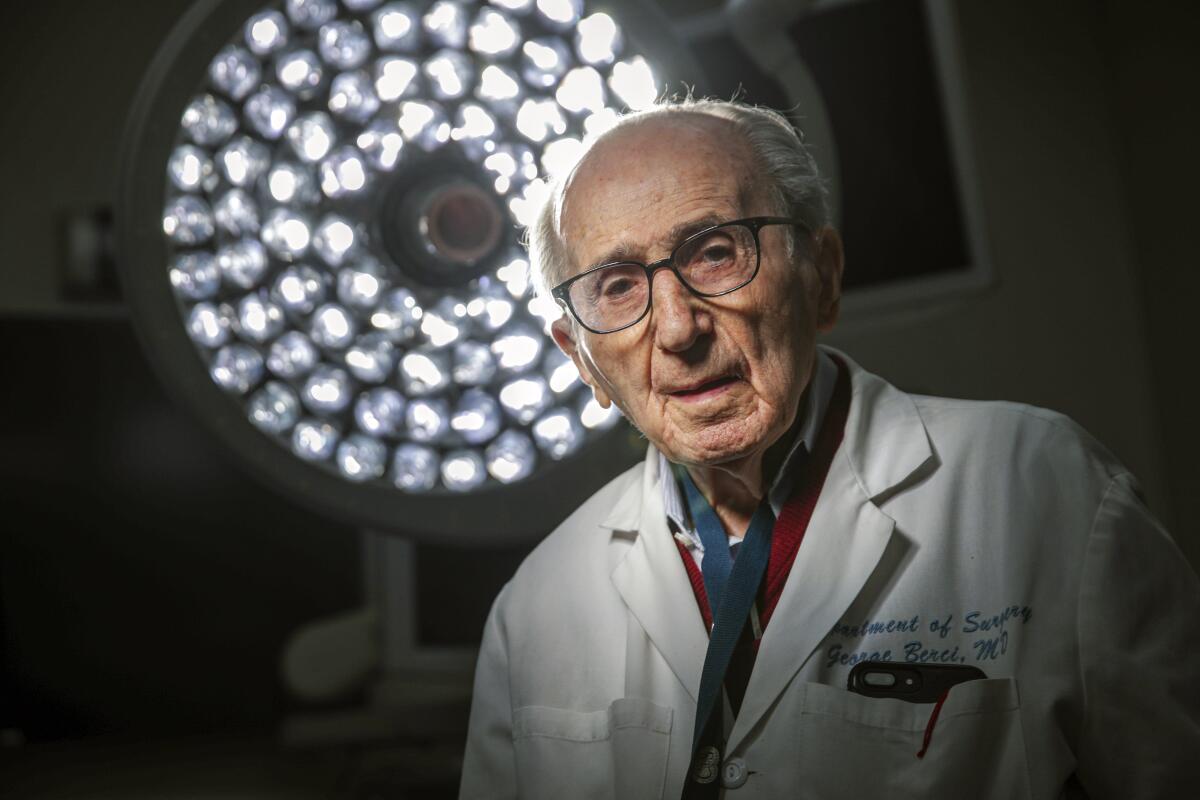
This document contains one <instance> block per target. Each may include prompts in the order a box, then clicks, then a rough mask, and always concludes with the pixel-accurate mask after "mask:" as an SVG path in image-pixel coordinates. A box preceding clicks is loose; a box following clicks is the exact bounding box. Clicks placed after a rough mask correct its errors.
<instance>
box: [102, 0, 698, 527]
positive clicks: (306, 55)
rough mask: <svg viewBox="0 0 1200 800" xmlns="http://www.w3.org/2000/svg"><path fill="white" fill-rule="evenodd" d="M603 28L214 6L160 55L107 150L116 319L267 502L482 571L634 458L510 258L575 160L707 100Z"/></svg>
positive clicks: (349, 2) (360, 2) (563, 12)
mask: <svg viewBox="0 0 1200 800" xmlns="http://www.w3.org/2000/svg"><path fill="white" fill-rule="evenodd" d="M606 8H609V9H610V10H611V11H612V13H611V15H610V14H609V13H606V12H605V11H592V10H591V9H588V8H585V7H584V4H583V2H582V0H492V1H491V2H467V1H466V0H461V1H460V0H438V1H437V2H433V3H419V2H389V3H383V2H381V1H380V0H343V1H342V2H341V3H338V2H337V1H336V0H286V1H285V2H283V1H280V2H274V3H266V4H264V3H263V1H262V0H255V2H247V1H246V0H207V1H206V2H200V3H198V4H197V5H195V6H194V7H193V8H192V9H191V11H190V12H189V13H188V14H187V15H186V16H185V18H184V19H183V20H181V22H180V23H179V25H178V26H177V27H176V28H175V30H174V31H173V32H172V33H171V35H170V36H169V37H168V40H167V41H166V42H165V43H164V45H163V47H162V49H161V50H160V51H159V53H158V55H157V57H156V59H155V61H154V63H153V64H152V66H151V68H150V70H149V71H148V73H147V75H146V78H145V81H144V83H143V86H142V89H141V91H140V93H139V96H138V100H137V102H136V104H135V108H134V110H133V113H132V116H131V120H130V124H129V129H128V132H127V135H126V138H125V146H126V149H125V152H124V154H123V161H122V169H121V187H120V193H119V197H118V206H117V209H116V220H117V242H118V256H119V264H120V268H121V271H122V283H123V288H124V293H125V296H126V298H127V300H128V303H129V306H130V310H131V313H132V317H133V320H134V323H135V326H136V328H137V330H138V332H139V334H140V337H141V340H142V343H143V346H144V347H145V349H146V351H147V353H148V354H149V356H150V358H151V361H152V362H153V364H154V365H155V367H156V369H157V371H158V372H159V373H160V375H161V376H162V378H163V380H164V382H165V383H166V384H167V386H168V387H169V389H170V390H172V391H173V393H174V394H175V396H176V397H177V399H178V400H179V401H180V402H181V403H183V404H184V405H186V406H188V407H189V408H191V409H192V410H193V411H194V412H195V413H197V414H198V415H199V416H200V417H201V418H202V419H204V420H205V421H206V422H207V423H208V424H209V425H210V427H211V428H212V430H213V431H214V432H215V433H217V435H219V436H220V437H221V438H222V440H223V441H224V443H225V444H226V445H227V446H228V447H229V448H231V449H232V450H233V451H234V452H235V453H236V454H237V455H238V457H239V458H240V459H241V460H242V461H243V462H244V463H245V464H246V465H247V466H248V467H249V468H250V469H251V470H252V471H253V473H254V474H256V475H257V476H259V477H260V478H261V479H262V480H263V482H265V483H267V484H269V485H271V486H272V487H274V488H275V489H277V490H279V491H281V492H283V493H285V494H287V495H288V496H290V497H293V498H295V499H296V500H297V501H299V502H301V503H304V504H306V505H308V506H309V507H311V508H313V509H315V510H318V511H320V512H322V513H325V514H327V515H330V516H333V517H336V518H339V519H342V520H346V521H349V522H352V523H356V524H359V525H362V526H364V527H369V528H371V529H375V530H381V531H397V532H401V533H403V534H404V535H406V536H410V537H414V538H417V539H423V540H436V541H439V542H442V543H451V542H463V543H467V542H485V543H488V544H493V545H498V544H504V543H515V542H521V541H529V540H530V539H532V538H535V537H536V536H539V535H541V534H543V533H544V532H545V524H546V520H552V519H560V518H562V517H564V516H565V515H566V514H567V513H569V512H570V511H571V510H572V509H573V508H574V507H575V506H576V505H577V504H578V502H580V501H581V500H582V499H583V498H584V497H585V496H586V495H587V494H589V493H590V492H591V491H592V490H593V489H594V488H595V482H596V478H597V477H598V476H604V475H609V474H612V473H613V472H614V471H615V470H616V469H618V468H619V467H620V465H621V464H623V463H628V462H629V460H630V459H631V458H632V457H634V453H633V448H631V447H630V436H629V432H628V428H627V427H625V426H624V425H618V424H617V423H618V421H619V415H617V414H616V413H615V412H613V411H612V410H604V409H601V408H599V406H597V405H596V403H595V401H594V400H593V399H592V398H591V393H590V391H589V390H588V389H587V387H586V386H584V385H583V384H582V382H581V381H580V380H579V376H578V373H577V372H576V371H575V369H574V366H573V365H572V364H571V362H570V361H569V360H568V359H566V358H565V357H563V356H562V355H561V354H560V353H558V351H557V349H556V348H555V347H554V346H553V344H552V343H551V342H550V340H549V338H548V337H547V335H546V332H547V331H548V325H549V320H551V319H553V318H554V317H556V316H557V314H558V311H557V308H556V307H554V306H553V304H552V303H550V304H549V305H547V303H546V301H544V300H539V299H538V298H536V297H534V295H533V293H532V291H531V288H530V286H529V280H528V276H527V268H528V265H527V264H526V262H525V260H524V257H523V255H522V251H521V249H520V246H519V242H518V236H519V228H520V227H521V226H523V225H524V224H526V223H528V222H529V215H530V214H531V212H532V210H533V209H534V208H535V207H536V204H537V200H538V198H539V197H541V196H542V195H543V193H544V192H545V191H546V188H547V179H548V178H550V177H553V176H554V175H556V174H560V173H562V172H563V171H565V170H568V169H569V168H570V167H571V165H572V164H573V163H574V160H575V158H577V157H578V155H579V153H580V151H581V148H582V141H583V139H584V138H585V137H586V136H588V135H594V134H595V133H598V132H600V131H602V130H603V129H604V128H605V127H606V126H607V125H610V124H611V123H612V121H613V120H614V119H615V116H616V113H617V112H618V111H620V110H623V109H625V108H640V107H643V106H645V105H648V104H649V103H651V102H652V101H653V100H654V98H655V97H656V96H657V95H658V94H659V93H660V92H661V90H662V88H663V85H664V84H663V83H662V82H661V81H660V78H662V77H665V76H676V77H684V76H686V77H688V78H689V79H690V80H693V81H694V80H695V77H696V76H698V75H699V70H698V69H697V68H696V67H695V65H694V64H693V63H692V62H691V61H690V60H689V58H688V57H687V55H686V52H685V51H684V50H683V49H682V48H681V47H680V46H678V45H675V44H673V43H672V41H673V40H672V38H671V37H670V36H669V35H668V34H667V31H668V30H669V28H668V26H667V25H665V24H664V23H663V21H662V20H661V19H660V18H659V17H658V16H657V15H656V13H655V10H654V8H653V7H652V6H648V5H645V4H640V3H611V4H609V5H608V6H606ZM647 36H649V38H644V37H647ZM643 52H645V53H646V56H643V55H641V53H643Z"/></svg>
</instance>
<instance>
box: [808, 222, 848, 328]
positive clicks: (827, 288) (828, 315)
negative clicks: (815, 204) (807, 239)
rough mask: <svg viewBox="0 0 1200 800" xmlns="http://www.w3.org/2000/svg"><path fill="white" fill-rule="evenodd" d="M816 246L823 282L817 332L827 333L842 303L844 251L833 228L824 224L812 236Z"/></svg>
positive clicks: (817, 263)
mask: <svg viewBox="0 0 1200 800" xmlns="http://www.w3.org/2000/svg"><path fill="white" fill-rule="evenodd" d="M813 240H814V242H815V243H816V248H815V252H814V253H813V266H814V267H815V268H816V270H817V278H818V280H820V282H821V291H820V293H819V295H818V299H817V330H819V331H821V332H822V333H828V332H829V331H830V330H832V329H833V326H834V324H835V323H836V322H837V320H838V313H839V312H840V311H841V304H842V269H843V267H845V263H846V262H845V252H844V251H843V250H842V237H841V236H840V235H839V234H838V232H837V230H836V229H835V228H833V227H832V226H830V225H822V226H821V228H820V229H819V230H818V231H817V232H816V234H815V235H814V236H813Z"/></svg>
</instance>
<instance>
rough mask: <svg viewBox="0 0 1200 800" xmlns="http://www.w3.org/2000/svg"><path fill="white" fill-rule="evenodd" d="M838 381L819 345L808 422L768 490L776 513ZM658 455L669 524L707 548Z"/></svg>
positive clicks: (734, 538)
mask: <svg viewBox="0 0 1200 800" xmlns="http://www.w3.org/2000/svg"><path fill="white" fill-rule="evenodd" d="M836 383H837V365H836V364H834V363H833V359H831V358H830V357H829V355H828V354H827V353H825V352H824V351H823V350H822V349H821V348H819V347H818V348H817V357H816V360H815V362H814V365H813V375H812V380H811V382H810V383H809V387H808V392H807V394H806V395H805V401H804V408H803V409H802V413H803V415H804V416H803V420H804V424H803V425H802V426H801V427H800V431H799V433H797V434H796V439H795V440H794V441H793V442H792V446H791V447H790V448H789V449H788V454H787V456H785V457H784V459H783V464H781V465H780V467H779V472H777V473H776V474H775V479H774V480H773V481H772V482H771V488H770V489H769V490H767V501H768V502H769V503H770V504H771V510H772V511H773V512H774V513H775V516H776V517H778V516H779V513H780V511H782V510H783V504H784V503H785V502H787V499H788V497H789V496H790V495H791V490H792V484H793V481H794V480H795V474H796V469H795V468H796V464H797V460H798V459H797V458H796V454H797V453H798V452H799V450H800V446H801V445H803V446H804V448H805V449H806V450H807V452H810V453H811V452H812V451H813V448H814V447H815V446H816V442H817V434H818V433H819V432H820V430H821V422H822V421H823V420H824V419H825V411H826V409H828V408H829V401H830V398H831V397H833V388H834V385H835V384H836ZM658 459H659V463H658V474H659V485H660V486H661V487H662V501H663V509H664V510H665V511H666V514H667V524H668V526H669V527H670V528H671V532H672V533H674V534H676V536H682V537H683V538H684V540H685V542H684V543H685V544H688V545H689V546H691V547H694V548H696V549H698V550H700V552H703V551H704V547H703V545H701V544H700V536H699V535H698V534H697V533H696V531H695V530H694V529H693V528H692V527H691V525H690V517H689V514H688V512H687V505H686V502H685V501H684V498H683V495H682V493H681V492H680V491H679V484H678V483H676V482H675V481H674V480H673V479H672V477H671V476H672V474H673V473H672V472H671V462H670V461H668V460H667V457H666V456H664V455H663V454H662V453H661V452H660V453H659V454H658ZM729 539H730V541H731V542H734V541H740V540H741V536H730V537H729Z"/></svg>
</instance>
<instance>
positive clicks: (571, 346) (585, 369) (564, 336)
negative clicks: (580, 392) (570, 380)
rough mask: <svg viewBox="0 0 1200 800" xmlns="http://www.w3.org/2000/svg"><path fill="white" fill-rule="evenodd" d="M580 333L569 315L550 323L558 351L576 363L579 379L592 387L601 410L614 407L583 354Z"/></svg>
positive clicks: (589, 361)
mask: <svg viewBox="0 0 1200 800" xmlns="http://www.w3.org/2000/svg"><path fill="white" fill-rule="evenodd" d="M577 334H578V331H577V330H576V328H575V325H574V323H573V322H572V321H571V317H570V315H569V314H563V315H562V316H561V317H559V318H558V319H556V320H554V322H552V323H550V335H551V336H553V337H554V343H555V344H556V345H558V349H559V350H562V351H563V352H564V353H566V354H567V356H569V357H570V359H571V360H572V361H574V362H575V368H576V369H578V370H579V377H580V378H582V379H583V382H584V383H586V384H587V385H588V386H590V387H592V394H594V395H595V396H596V402H597V403H599V404H600V407H601V408H608V407H609V406H610V405H612V398H610V397H609V396H608V392H606V391H605V390H604V386H603V385H602V384H601V383H600V382H599V381H597V380H596V373H595V371H594V370H593V369H592V368H591V359H589V358H588V357H587V354H586V353H585V352H583V348H582V347H580V346H579V340H578V338H577Z"/></svg>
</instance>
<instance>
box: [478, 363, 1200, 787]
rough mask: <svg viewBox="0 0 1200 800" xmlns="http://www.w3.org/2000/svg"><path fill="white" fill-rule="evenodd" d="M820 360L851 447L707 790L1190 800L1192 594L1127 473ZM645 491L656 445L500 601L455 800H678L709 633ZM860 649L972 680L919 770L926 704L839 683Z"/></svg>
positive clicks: (974, 410) (988, 407) (541, 552)
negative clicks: (830, 373)
mask: <svg viewBox="0 0 1200 800" xmlns="http://www.w3.org/2000/svg"><path fill="white" fill-rule="evenodd" d="M838 355H839V356H841V358H842V360H843V361H844V362H845V363H846V364H847V365H848V367H849V369H850V374H851V386H852V399H851V405H850V409H849V417H848V419H847V422H846V428H845V438H844V440H843V442H842V444H841V447H840V448H839V450H838V452H837V454H836V456H835V458H834V461H833V464H832V466H831V468H830V472H829V475H828V477H827V479H826V483H825V486H824V489H823V491H822V493H821V496H820V500H819V502H818V504H817V506H816V509H815V511H814V513H813V516H812V520H811V522H810V524H809V527H808V531H807V534H806V536H805V538H804V540H803V543H802V545H801V548H800V551H799V553H798V555H797V558H796V561H795V565H794V567H793V568H792V572H791V574H790V576H789V577H788V580H787V583H786V586H785V588H784V590H783V595H782V597H781V599H780V601H779V605H778V607H777V608H776V610H775V613H774V616H773V617H772V618H771V621H770V624H769V625H768V627H767V629H766V632H765V635H764V637H763V639H762V641H761V645H760V650H759V654H758V660H757V663H756V664H755V667H754V671H753V674H752V675H751V678H750V683H749V686H748V687H747V690H746V695H745V700H744V701H743V706H742V709H741V713H740V714H739V715H738V717H737V719H736V721H735V722H734V724H733V727H732V730H731V731H730V735H729V738H728V743H727V748H726V753H725V754H724V755H725V759H726V761H725V766H726V767H727V768H726V769H723V770H722V772H723V773H724V774H725V775H726V777H731V778H732V780H731V782H730V784H727V786H729V785H731V784H738V783H739V782H740V786H738V787H737V788H724V789H723V796H725V797H728V798H737V797H746V798H751V797H755V798H758V797H761V798H776V797H778V798H794V797H806V798H856V800H857V799H858V798H863V797H885V798H888V800H897V799H898V798H910V797H912V798H916V797H920V798H930V797H939V798H956V799H961V798H970V799H971V800H982V799H983V798H1026V797H1035V798H1057V797H1072V796H1080V795H1082V796H1089V797H1092V798H1121V799H1122V800H1128V799H1129V798H1150V797H1195V796H1200V789H1197V781H1196V779H1193V778H1192V777H1191V775H1190V773H1191V770H1192V768H1193V765H1194V764H1195V763H1197V762H1200V689H1198V688H1197V687H1198V686H1200V623H1198V620H1200V583H1198V581H1197V578H1196V575H1195V573H1194V572H1193V571H1192V569H1191V567H1190V566H1189V565H1188V564H1187V563H1186V562H1185V561H1184V559H1183V558H1182V556H1181V554H1180V553H1179V551H1178V549H1177V548H1176V546H1175V545H1174V543H1173V542H1172V541H1171V539H1170V538H1169V537H1168V535H1167V533H1166V532H1165V531H1164V530H1163V529H1162V528H1161V526H1159V524H1158V523H1157V522H1156V521H1155V520H1154V519H1153V517H1152V516H1151V515H1150V513H1149V512H1148V511H1147V509H1146V508H1145V506H1144V505H1143V503H1142V502H1141V500H1140V499H1139V497H1138V489H1137V484H1136V482H1135V481H1134V479H1133V477H1132V476H1131V475H1130V474H1129V473H1128V472H1127V471H1126V470H1125V469H1124V468H1123V467H1122V466H1121V465H1120V464H1119V463H1118V462H1117V461H1116V460H1115V459H1114V458H1113V457H1112V456H1111V455H1109V454H1108V453H1107V452H1106V451H1105V450H1104V449H1103V448H1102V447H1101V446H1100V445H1099V444H1098V443H1097V442H1096V441H1095V440H1094V439H1092V438H1091V437H1089V436H1088V435H1087V434H1086V433H1085V432H1084V431H1083V430H1081V429H1080V428H1079V427H1078V426H1076V425H1075V424H1074V423H1072V422H1071V421H1070V420H1068V419H1067V418H1065V417H1063V416H1062V415H1059V414H1056V413H1054V412H1050V411H1046V410H1042V409H1037V408H1032V407H1029V406H1024V405H1018V404H1013V403H981V402H968V401H961V400H949V399H944V398H934V397H923V396H917V395H909V394H906V393H905V392H902V391H900V390H898V389H896V388H895V387H893V386H891V385H890V384H888V383H886V382H885V381H883V380H882V379H880V378H879V377H877V376H875V375H872V374H870V373H868V372H866V371H864V370H863V369H861V368H860V367H858V366H857V365H856V364H854V363H853V362H852V361H851V360H850V359H849V358H847V357H845V356H844V355H842V354H838ZM659 480H660V475H659V474H658V459H657V455H656V453H654V451H653V450H651V452H650V454H649V457H648V458H647V459H646V461H645V463H644V464H639V465H638V466H636V467H634V468H633V469H631V470H629V471H628V472H626V473H624V474H623V475H621V476H620V477H618V478H617V479H615V480H614V481H612V482H611V483H609V484H608V485H607V486H606V487H605V488H603V489H602V490H600V491H599V492H598V493H597V494H595V495H594V496H593V497H592V498H591V499H590V500H588V501H587V502H586V503H585V504H584V505H583V506H582V507H580V508H579V510H578V511H576V512H575V513H574V514H573V515H572V516H571V517H570V518H569V519H567V520H566V521H565V522H564V523H563V524H562V525H561V526H560V527H559V528H558V529H557V530H556V531H555V532H554V533H552V534H551V535H550V536H549V537H548V538H547V539H546V540H545V541H543V542H542V543H541V544H540V545H539V546H538V547H537V549H536V550H535V551H534V552H533V553H532V554H530V556H529V557H528V558H527V559H526V560H525V562H524V563H523V564H522V565H521V567H520V569H519V570H518V571H517V573H516V575H515V576H514V578H513V579H512V581H510V582H509V583H508V584H507V585H506V586H505V587H504V589H503V590H502V591H501V593H500V595H499V597H498V598H497V599H496V602H495V605H494V607H493V609H492V612H491V615H490V617H489V619H488V622H487V626H486V629H485V631H484V638H483V644H482V649H481V651H480V655H479V663H478V668H477V672H476V677H475V696H474V703H473V707H472V712H471V721H470V732H469V736H468V742H467V751H466V756H465V761H464V765H463V782H462V794H461V796H462V797H463V798H477V797H478V798H507V797H522V798H556V799H557V798H616V799H617V800H629V799H630V798H651V797H653V798H658V797H668V798H675V797H678V796H679V794H680V790H681V787H682V785H683V781H684V779H685V776H686V773H687V771H688V766H689V763H688V762H689V748H690V746H691V740H692V726H693V722H694V716H695V708H696V693H697V688H698V686H699V684H700V672H701V667H702V665H703V663H704V654H705V649H706V647H707V641H708V640H707V635H706V632H705V630H704V626H703V622H702V621H701V617H700V613H699V610H698V609H697V606H696V601H695V598H694V596H693V594H692V589H691V586H690V584H689V582H688V578H687V574H686V572H685V570H684V566H683V563H682V562H681V559H680V555H679V552H678V550H677V549H676V546H675V543H674V542H673V541H672V537H671V534H670V533H669V532H668V529H667V527H666V522H665V519H664V516H663V507H662V495H661V487H660V486H659ZM864 655H870V656H872V657H874V658H884V659H889V660H896V661H904V660H907V659H914V658H915V659H925V660H928V661H932V662H935V663H937V662H947V663H966V664H972V665H975V666H978V667H980V668H982V669H983V671H984V672H985V673H986V674H987V676H988V678H987V679H986V680H979V681H973V682H969V683H964V684H960V685H959V686H957V687H955V688H954V689H953V690H952V691H951V692H950V694H949V696H948V698H947V700H946V701H945V704H944V706H943V707H942V710H941V713H940V716H939V718H938V720H937V723H936V725H935V726H934V728H933V734H932V739H931V742H930V746H929V750H928V753H927V755H926V756H925V758H923V759H918V758H917V757H916V753H917V751H918V750H919V749H920V747H921V743H922V738H923V733H924V731H925V729H926V726H927V723H928V720H929V717H930V712H931V710H932V704H913V703H907V702H903V701H900V700H893V699H872V698H867V697H863V696H860V695H856V694H852V693H850V692H848V691H846V678H847V675H848V673H849V671H850V669H851V665H852V664H853V663H854V662H855V661H857V660H859V659H861V658H863V657H864ZM723 779H724V778H723ZM1081 789H1082V791H1080V790H1081Z"/></svg>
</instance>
